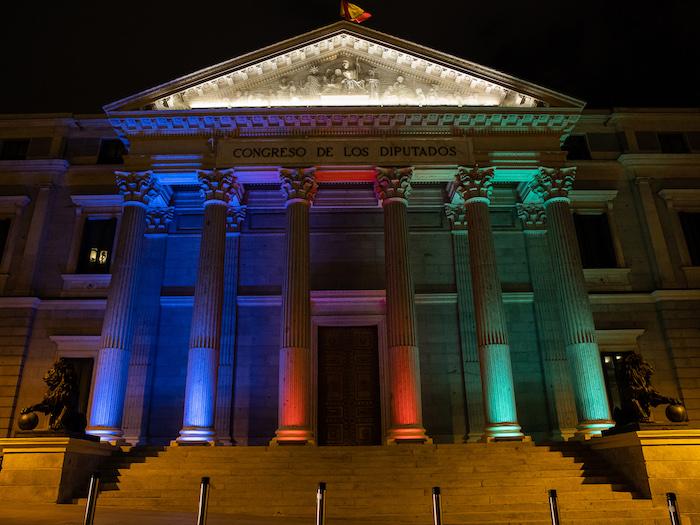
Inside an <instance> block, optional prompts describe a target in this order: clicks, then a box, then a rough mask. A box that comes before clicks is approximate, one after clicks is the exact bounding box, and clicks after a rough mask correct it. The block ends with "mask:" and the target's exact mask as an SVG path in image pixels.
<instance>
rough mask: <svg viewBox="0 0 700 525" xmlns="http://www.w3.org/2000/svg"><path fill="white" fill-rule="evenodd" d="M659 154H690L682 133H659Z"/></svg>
mask: <svg viewBox="0 0 700 525" xmlns="http://www.w3.org/2000/svg"><path fill="white" fill-rule="evenodd" d="M658 138H659V145H660V146H661V153H690V150H689V149H688V144H687V143H686V142H685V137H684V136H683V133H659V135H658Z"/></svg>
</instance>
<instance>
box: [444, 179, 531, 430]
mask: <svg viewBox="0 0 700 525" xmlns="http://www.w3.org/2000/svg"><path fill="white" fill-rule="evenodd" d="M492 178H493V170H492V169H480V168H473V169H470V168H460V169H459V172H458V173H457V175H456V176H455V183H454V186H453V189H454V191H456V192H458V193H459V194H460V196H461V197H462V199H463V200H464V207H465V214H466V219H467V225H468V231H469V253H470V259H469V262H470V265H471V277H472V291H473V296H474V316H475V319H476V336H477V346H478V351H479V365H480V369H481V384H482V389H483V400H484V419H485V422H484V439H485V440H487V441H493V440H501V439H512V440H522V439H524V438H525V436H524V435H523V433H522V431H521V428H520V424H519V423H518V417H517V411H516V406H515V389H514V386H513V372H512V367H511V360H510V344H509V341H508V327H507V324H506V313H505V308H504V306H503V293H502V290H501V280H500V278H499V276H498V268H497V266H496V248H495V245H494V241H493V233H492V231H491V218H490V215H489V203H490V195H491V191H492V187H491V180H492Z"/></svg>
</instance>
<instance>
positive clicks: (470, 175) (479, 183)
mask: <svg viewBox="0 0 700 525" xmlns="http://www.w3.org/2000/svg"><path fill="white" fill-rule="evenodd" d="M493 176H494V168H480V167H479V166H474V167H467V166H459V167H458V168H457V173H456V174H455V177H454V182H453V183H452V185H451V187H450V193H451V194H452V195H453V196H454V194H455V193H457V194H459V196H460V197H462V199H464V202H469V201H473V200H474V199H485V200H488V201H490V200H491V193H492V192H493Z"/></svg>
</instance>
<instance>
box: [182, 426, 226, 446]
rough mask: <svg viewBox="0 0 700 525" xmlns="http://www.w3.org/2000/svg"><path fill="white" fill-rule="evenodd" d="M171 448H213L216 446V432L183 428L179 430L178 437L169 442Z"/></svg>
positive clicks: (202, 428)
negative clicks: (193, 446)
mask: <svg viewBox="0 0 700 525" xmlns="http://www.w3.org/2000/svg"><path fill="white" fill-rule="evenodd" d="M170 445H171V446H173V447H181V446H189V445H202V446H210V447H214V446H216V445H218V442H217V439H216V432H215V431H214V429H212V428H206V427H185V428H183V429H182V430H180V436H179V437H178V438H177V439H176V440H174V441H171V442H170Z"/></svg>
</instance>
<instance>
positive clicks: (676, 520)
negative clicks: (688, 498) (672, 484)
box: [666, 492, 681, 525]
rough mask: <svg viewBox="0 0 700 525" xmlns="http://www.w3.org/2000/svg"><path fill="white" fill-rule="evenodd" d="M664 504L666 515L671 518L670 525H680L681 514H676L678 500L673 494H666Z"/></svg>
mask: <svg viewBox="0 0 700 525" xmlns="http://www.w3.org/2000/svg"><path fill="white" fill-rule="evenodd" d="M666 503H667V504H668V514H669V516H670V517H671V525H681V514H680V512H678V500H677V499H676V493H675V492H667V493H666Z"/></svg>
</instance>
